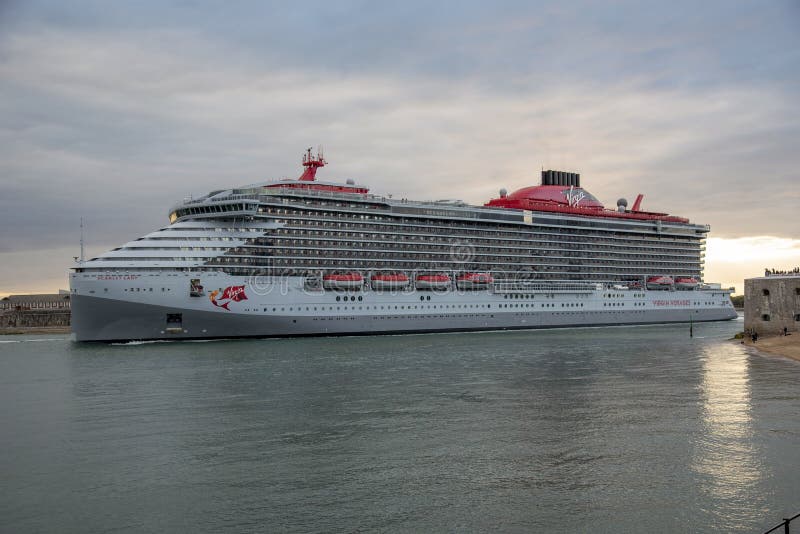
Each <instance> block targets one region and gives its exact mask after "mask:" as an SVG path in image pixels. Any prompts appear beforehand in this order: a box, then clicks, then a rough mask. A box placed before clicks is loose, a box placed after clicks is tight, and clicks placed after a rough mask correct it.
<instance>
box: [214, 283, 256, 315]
mask: <svg viewBox="0 0 800 534" xmlns="http://www.w3.org/2000/svg"><path fill="white" fill-rule="evenodd" d="M208 298H209V299H210V300H211V304H213V305H214V306H216V307H218V308H225V309H226V310H228V311H231V309H230V308H229V307H228V305H229V304H230V303H231V302H239V301H242V300H247V295H246V294H245V292H244V286H228V287H226V288H225V289H222V288H220V289H215V290H214V291H212V292H211V293H209V295H208Z"/></svg>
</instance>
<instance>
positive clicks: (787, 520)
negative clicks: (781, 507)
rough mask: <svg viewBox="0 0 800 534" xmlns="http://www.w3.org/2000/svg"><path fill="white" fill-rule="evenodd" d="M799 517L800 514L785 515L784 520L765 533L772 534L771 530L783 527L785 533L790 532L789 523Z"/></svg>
mask: <svg viewBox="0 0 800 534" xmlns="http://www.w3.org/2000/svg"><path fill="white" fill-rule="evenodd" d="M798 517H800V514H797V515H795V516H792V517H784V518H783V521H781V522H780V523H778V524H777V525H775V526H774V527H772V528H771V529H769V530H768V531H766V532H764V534H770V532H775V531H776V530H778V529H779V528H781V527H783V534H789V523H791V522H792V521H794V520H795V519H797V518H798Z"/></svg>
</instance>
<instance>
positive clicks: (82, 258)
mask: <svg viewBox="0 0 800 534" xmlns="http://www.w3.org/2000/svg"><path fill="white" fill-rule="evenodd" d="M83 260H84V257H83V217H81V263H83Z"/></svg>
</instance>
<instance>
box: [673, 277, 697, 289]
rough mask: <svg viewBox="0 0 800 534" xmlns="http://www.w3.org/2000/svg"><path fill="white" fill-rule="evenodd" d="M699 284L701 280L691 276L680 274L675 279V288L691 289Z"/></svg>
mask: <svg viewBox="0 0 800 534" xmlns="http://www.w3.org/2000/svg"><path fill="white" fill-rule="evenodd" d="M699 285H700V282H698V281H697V280H696V279H695V278H692V277H689V276H680V277H678V278H676V279H675V289H683V290H689V289H695V288H697V286H699Z"/></svg>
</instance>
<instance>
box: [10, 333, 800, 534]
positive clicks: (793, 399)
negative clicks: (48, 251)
mask: <svg viewBox="0 0 800 534" xmlns="http://www.w3.org/2000/svg"><path fill="white" fill-rule="evenodd" d="M741 329H742V324H741V322H728V323H717V324H702V325H695V332H694V333H695V337H694V338H692V339H690V338H689V337H688V328H687V327H685V326H658V327H625V328H605V329H577V330H551V331H528V332H503V333H480V334H444V335H416V336H387V337H356V338H313V339H272V340H254V341H216V342H206V343H191V342H185V343H177V342H176V343H148V344H131V345H122V346H113V345H112V346H109V345H77V344H73V343H71V342H69V341H68V340H67V339H66V337H65V336H64V337H62V336H27V337H26V336H14V337H9V336H6V337H3V338H0V403H2V409H0V452H1V453H2V455H0V529H2V531H4V532H15V533H18V532H81V533H83V532H110V531H114V532H148V531H149V532H157V531H160V532H164V531H175V532H218V531H221V530H225V531H231V532H251V531H258V532H276V531H296V532H331V531H345V532H352V531H359V532H361V531H383V532H425V531H457V532H471V531H490V530H491V531H503V532H536V531H558V532H560V531H580V532H712V531H713V532H761V531H763V530H766V528H767V527H770V526H772V525H773V524H776V523H777V522H778V521H780V518H782V517H784V516H786V515H787V514H793V513H796V512H800V476H798V471H800V390H799V389H798V378H800V363H797V362H793V361H788V360H783V359H779V358H764V357H761V356H755V355H750V354H748V353H747V352H745V351H744V349H743V348H742V347H741V346H739V345H736V344H734V343H731V342H729V341H727V339H729V338H730V337H731V336H732V335H733V333H735V332H736V331H739V330H741ZM799 528H800V527H799Z"/></svg>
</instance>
